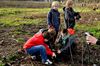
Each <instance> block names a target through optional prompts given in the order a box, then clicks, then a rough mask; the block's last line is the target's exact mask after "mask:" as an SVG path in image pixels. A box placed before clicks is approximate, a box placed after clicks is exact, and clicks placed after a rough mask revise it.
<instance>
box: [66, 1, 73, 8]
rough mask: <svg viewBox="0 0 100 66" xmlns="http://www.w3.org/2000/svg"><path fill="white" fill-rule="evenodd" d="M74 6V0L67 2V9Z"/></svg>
mask: <svg viewBox="0 0 100 66" xmlns="http://www.w3.org/2000/svg"><path fill="white" fill-rule="evenodd" d="M72 5H73V0H67V1H66V4H65V7H72Z"/></svg>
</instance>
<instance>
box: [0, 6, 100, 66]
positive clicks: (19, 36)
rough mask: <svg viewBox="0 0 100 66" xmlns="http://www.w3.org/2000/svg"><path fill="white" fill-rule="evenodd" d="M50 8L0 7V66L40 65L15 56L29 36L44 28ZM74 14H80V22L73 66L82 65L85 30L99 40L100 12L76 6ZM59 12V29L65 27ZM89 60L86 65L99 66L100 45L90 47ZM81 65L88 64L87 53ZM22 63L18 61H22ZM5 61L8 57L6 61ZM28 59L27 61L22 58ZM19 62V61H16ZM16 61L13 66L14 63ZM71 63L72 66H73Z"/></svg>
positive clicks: (65, 65)
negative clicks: (5, 64)
mask: <svg viewBox="0 0 100 66" xmlns="http://www.w3.org/2000/svg"><path fill="white" fill-rule="evenodd" d="M49 10H50V8H0V66H3V65H4V63H6V62H7V63H13V65H14V66H41V63H40V62H36V61H34V62H33V61H31V60H30V58H29V57H27V56H26V55H22V54H17V51H18V49H20V48H22V46H23V44H24V43H25V41H26V40H28V39H29V38H30V37H32V36H33V35H34V34H35V33H36V32H37V31H38V30H39V29H40V28H47V20H46V18H47V13H48V11H49ZM74 10H75V11H78V12H80V14H81V17H82V18H81V20H79V21H76V27H75V30H76V35H77V36H78V39H79V42H80V44H79V46H78V48H77V53H76V55H73V56H74V63H75V64H79V65H76V66H81V65H82V61H81V60H82V51H85V50H84V49H82V48H83V46H85V44H84V43H85V40H83V39H84V35H83V33H84V32H85V31H88V32H91V33H93V35H94V36H96V37H97V38H100V9H97V10H96V11H94V10H93V9H92V8H88V7H81V8H80V7H75V8H74ZM59 11H60V13H61V28H64V27H63V25H64V20H63V11H62V9H61V8H60V9H59ZM90 50H91V51H90V57H91V61H90V63H89V65H92V64H93V63H95V64H100V46H90ZM84 55H85V57H84V64H88V63H87V61H88V52H86V53H84ZM23 57H24V61H20V60H21V59H23ZM4 58H7V60H6V61H5V60H4ZM27 58H28V60H30V61H27V60H25V59H27ZM18 61H20V62H18ZM15 62H16V63H15ZM68 64H69V65H71V60H69V62H68V63H67V62H66V63H59V64H56V65H57V66H67V65H68ZM75 64H74V66H75Z"/></svg>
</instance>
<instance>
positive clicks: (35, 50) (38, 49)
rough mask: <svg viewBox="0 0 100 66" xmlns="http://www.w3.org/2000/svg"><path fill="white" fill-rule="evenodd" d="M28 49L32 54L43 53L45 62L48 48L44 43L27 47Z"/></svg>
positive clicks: (42, 56)
mask: <svg viewBox="0 0 100 66" xmlns="http://www.w3.org/2000/svg"><path fill="white" fill-rule="evenodd" d="M26 51H27V53H28V54H30V55H35V54H37V53H39V54H40V55H41V58H42V62H45V61H46V60H47V54H46V49H45V47H44V46H43V45H37V46H33V47H31V48H28V49H26Z"/></svg>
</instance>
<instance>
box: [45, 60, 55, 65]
mask: <svg viewBox="0 0 100 66" xmlns="http://www.w3.org/2000/svg"><path fill="white" fill-rule="evenodd" d="M44 64H45V65H52V64H53V63H52V62H51V61H50V60H49V59H48V60H46V62H44Z"/></svg>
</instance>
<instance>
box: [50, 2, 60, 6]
mask: <svg viewBox="0 0 100 66" xmlns="http://www.w3.org/2000/svg"><path fill="white" fill-rule="evenodd" d="M51 6H52V7H55V6H59V2H58V1H53V2H52V5H51Z"/></svg>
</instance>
